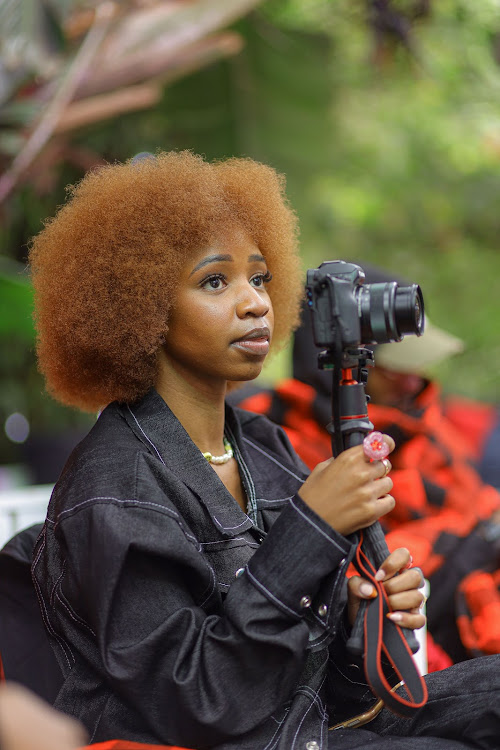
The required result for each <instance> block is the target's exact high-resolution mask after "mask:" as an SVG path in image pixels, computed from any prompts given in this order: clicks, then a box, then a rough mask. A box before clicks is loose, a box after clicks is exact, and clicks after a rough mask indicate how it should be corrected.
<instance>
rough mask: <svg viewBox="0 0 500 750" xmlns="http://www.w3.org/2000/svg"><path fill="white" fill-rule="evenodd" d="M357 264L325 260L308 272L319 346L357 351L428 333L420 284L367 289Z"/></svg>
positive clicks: (385, 284) (308, 291)
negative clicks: (425, 325)
mask: <svg viewBox="0 0 500 750" xmlns="http://www.w3.org/2000/svg"><path fill="white" fill-rule="evenodd" d="M364 280H365V273H364V271H363V269H362V268H361V267H360V266H358V265H356V264H355V263H346V262H345V261H342V260H332V261H325V262H324V263H322V264H321V265H320V266H319V267H318V268H314V269H310V270H309V271H308V272H307V284H306V297H307V305H308V307H309V309H310V311H311V313H312V325H313V336H314V343H315V344H316V346H318V347H323V348H327V349H332V348H335V347H337V348H340V349H341V350H346V349H352V348H356V347H359V346H365V345H369V344H386V343H389V342H393V341H401V339H402V338H403V336H405V335H406V334H415V335H417V336H421V335H422V333H423V331H424V300H423V296H422V292H421V290H420V287H419V286H418V284H412V285H410V286H400V285H399V284H398V282H396V281H388V282H383V283H375V284H365V283H364Z"/></svg>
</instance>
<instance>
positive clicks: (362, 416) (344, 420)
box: [327, 370, 420, 655]
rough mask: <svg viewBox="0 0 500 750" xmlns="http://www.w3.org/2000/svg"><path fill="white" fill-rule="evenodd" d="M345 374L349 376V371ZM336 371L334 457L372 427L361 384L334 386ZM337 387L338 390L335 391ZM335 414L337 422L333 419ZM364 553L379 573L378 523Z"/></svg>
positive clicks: (360, 624) (413, 641) (411, 637)
mask: <svg viewBox="0 0 500 750" xmlns="http://www.w3.org/2000/svg"><path fill="white" fill-rule="evenodd" d="M344 373H345V374H346V375H347V374H348V373H349V374H350V373H351V371H350V370H345V371H344ZM336 378H337V374H336V371H334V373H333V389H332V417H333V419H332V422H331V423H330V424H329V425H328V426H327V429H328V431H329V432H330V433H331V436H332V452H333V455H334V456H337V455H338V454H339V452H341V451H343V450H346V449H347V448H352V447H353V446H355V445H360V444H361V443H362V442H363V440H364V438H365V437H366V435H367V434H368V433H369V432H371V431H372V430H373V424H372V423H371V422H370V420H369V418H368V411H367V398H366V392H365V387H364V383H362V382H361V383H358V382H357V381H356V380H353V379H352V378H350V377H347V378H346V379H345V380H344V379H343V380H342V382H339V383H337V380H336ZM336 386H338V387H337V388H336ZM336 413H337V416H338V419H336V418H335V415H336ZM363 552H364V553H365V555H366V556H367V557H368V559H369V560H370V562H371V563H372V565H374V567H375V570H378V569H379V568H380V566H381V565H382V563H383V562H384V560H385V559H386V558H387V556H388V555H389V548H388V547H387V542H386V541H385V535H384V532H383V530H382V527H381V525H380V523H379V522H378V521H376V522H375V523H373V524H372V525H371V526H368V527H367V528H365V529H363ZM369 603H370V602H368V601H367V600H365V599H363V600H362V601H361V603H360V606H359V610H358V614H357V615H356V620H355V622H354V625H353V627H352V631H351V636H350V638H349V639H348V641H347V648H348V649H349V651H350V652H351V653H352V654H356V655H362V654H363V653H364V648H365V647H364V640H365V638H364V620H365V612H366V608H367V606H368V605H369ZM401 630H402V631H403V634H404V637H405V639H406V642H407V644H408V647H409V648H410V650H411V652H412V653H413V654H414V653H416V652H417V651H418V649H419V648H420V644H419V642H418V641H417V638H416V636H415V633H414V632H413V630H410V629H409V628H401Z"/></svg>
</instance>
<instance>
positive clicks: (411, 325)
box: [394, 284, 424, 336]
mask: <svg viewBox="0 0 500 750" xmlns="http://www.w3.org/2000/svg"><path fill="white" fill-rule="evenodd" d="M394 304H395V308H396V313H395V315H396V321H397V326H398V330H399V333H400V334H401V335H402V336H404V334H405V333H415V334H416V335H417V336H421V335H422V333H423V332H424V298H423V296H422V291H421V289H420V287H419V285H418V284H412V285H411V286H398V288H397V289H396V297H395V299H394Z"/></svg>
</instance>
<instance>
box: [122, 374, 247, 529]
mask: <svg viewBox="0 0 500 750" xmlns="http://www.w3.org/2000/svg"><path fill="white" fill-rule="evenodd" d="M119 409H120V411H121V414H122V416H123V417H124V418H125V420H126V422H127V424H128V425H129V427H130V428H131V429H132V430H133V432H134V434H135V435H136V436H137V437H138V438H139V440H140V441H141V442H142V443H143V444H144V445H145V447H146V448H147V450H148V451H149V452H150V453H151V454H152V455H154V456H156V457H157V458H158V459H159V460H160V461H161V463H162V464H163V465H164V466H165V467H166V468H167V469H168V470H169V471H171V472H172V473H173V474H175V475H176V476H177V478H178V479H179V480H180V481H181V482H182V483H183V484H184V485H185V486H186V487H188V488H189V489H190V490H191V492H193V493H194V494H195V495H196V496H197V498H198V500H199V502H200V503H201V504H202V505H204V506H205V508H206V509H207V511H208V513H209V514H210V516H211V518H212V520H213V522H214V524H215V526H216V527H217V528H218V529H219V530H220V531H221V532H222V533H223V534H224V535H226V536H230V537H232V536H237V535H238V534H240V533H241V532H243V531H246V530H247V529H249V528H251V527H252V526H253V524H252V521H251V519H250V518H249V517H248V516H247V514H246V513H243V511H242V510H241V508H240V506H239V505H238V503H237V502H236V500H235V499H234V497H233V496H232V495H231V493H230V492H229V491H228V490H227V489H226V487H225V486H224V484H223V483H222V482H221V480H220V479H219V477H218V476H217V474H216V473H215V471H214V470H213V469H212V468H211V466H210V464H209V463H208V461H207V460H206V459H205V458H204V457H203V455H202V453H201V452H200V451H199V450H198V448H197V447H196V445H195V444H194V443H193V441H192V440H191V438H190V437H189V435H188V434H187V432H186V430H185V429H184V427H183V426H182V424H181V423H180V422H179V420H178V419H177V417H176V416H175V415H174V414H173V412H172V411H171V410H170V408H169V407H168V405H167V404H166V403H165V401H164V400H163V399H162V397H161V396H160V395H159V393H158V392H157V391H156V390H155V389H154V388H151V390H150V391H149V392H148V393H147V394H146V395H145V396H144V397H143V398H142V399H141V400H140V401H138V402H136V403H135V404H130V405H129V404H122V405H120V407H119ZM226 422H227V423H228V424H229V426H230V427H231V431H232V432H233V434H234V436H235V437H236V442H237V443H238V447H239V448H240V450H242V441H241V427H240V425H239V422H238V420H237V418H236V416H235V414H234V412H233V410H232V409H231V407H229V406H228V407H227V412H226Z"/></svg>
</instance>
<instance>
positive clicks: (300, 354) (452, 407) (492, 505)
mask: <svg viewBox="0 0 500 750" xmlns="http://www.w3.org/2000/svg"><path fill="white" fill-rule="evenodd" d="M359 265H360V266H361V267H362V268H363V269H364V271H365V274H366V283H375V282H385V281H398V282H399V283H400V284H403V285H407V284H408V282H407V281H405V280H403V279H401V278H397V277H395V276H394V274H392V273H390V272H388V271H385V270H382V269H379V268H374V267H371V266H368V265H367V264H363V263H362V262H359ZM424 296H425V295H424ZM463 348H464V345H463V342H462V341H461V340H460V339H458V338H456V337H455V336H452V335H451V334H449V333H448V332H446V331H444V330H441V329H440V328H438V327H437V326H434V325H432V324H431V323H429V322H428V321H427V322H426V329H425V332H424V335H423V336H421V337H416V336H407V337H405V338H404V339H403V340H402V341H401V342H398V343H391V344H380V345H378V346H375V347H373V349H374V358H375V367H373V368H369V371H368V372H369V374H368V382H367V385H366V391H367V394H368V395H369V396H370V402H369V405H368V414H369V417H370V420H371V422H372V423H373V424H374V426H375V429H377V430H381V431H382V432H386V433H387V434H390V435H391V436H392V437H393V438H394V440H395V442H396V449H395V452H394V454H393V455H392V456H391V462H392V465H393V470H392V472H391V477H392V479H393V482H394V488H393V495H394V497H395V498H396V506H395V508H394V509H393V511H391V513H389V514H388V515H387V516H385V517H384V519H383V520H382V523H383V526H384V530H385V531H386V533H387V541H388V545H389V547H390V548H395V547H397V546H399V545H400V544H401V543H402V542H403V540H404V544H405V545H406V546H407V547H409V549H410V551H411V553H412V556H413V560H414V563H415V564H416V565H418V566H420V567H421V568H422V570H423V571H424V574H425V576H426V577H427V578H428V579H429V581H430V590H431V595H430V598H429V601H428V602H427V618H428V631H429V633H430V638H429V645H428V655H429V670H430V671H431V670H434V669H438V668H441V667H443V666H446V665H448V664H449V663H451V662H456V661H462V660H464V659H467V658H469V657H472V656H477V655H479V654H491V653H498V652H500V595H499V591H498V586H499V584H500V577H499V571H498V569H499V562H500V510H499V509H500V494H499V492H498V491H497V490H496V489H495V488H494V487H493V486H491V485H489V484H486V483H485V482H484V481H483V479H482V477H481V476H480V474H479V472H478V465H479V463H480V461H481V449H482V447H483V446H485V445H487V444H488V445H489V447H488V451H489V452H490V453H492V452H493V451H494V450H495V448H494V446H495V442H494V439H492V438H490V436H491V435H493V434H494V425H495V421H496V420H497V419H498V412H497V410H496V408H495V407H492V406H489V405H487V404H479V403H475V402H471V401H468V400H465V399H461V398H460V397H458V396H456V397H453V398H451V399H445V398H443V396H442V393H441V388H440V386H439V384H438V383H437V382H436V380H433V379H432V378H431V377H430V376H429V374H428V373H429V369H430V368H431V366H434V365H436V364H437V363H438V362H440V361H443V360H444V359H445V358H448V357H452V356H454V355H457V354H458V353H460V352H461V351H462V350H463ZM318 351H319V350H318V349H317V347H316V346H315V345H314V341H313V335H312V326H311V320H310V314H309V312H308V311H307V310H304V311H303V314H302V323H301V327H300V328H299V329H298V330H297V331H296V333H295V337H294V344H293V378H289V379H285V380H283V381H282V382H279V383H278V384H277V385H276V386H275V387H274V388H265V387H262V386H250V387H248V386H246V389H245V388H243V389H240V390H237V391H235V392H234V393H233V394H231V395H230V397H229V398H230V400H231V402H232V403H237V404H238V405H239V406H240V407H242V408H245V409H248V410H249V411H254V412H259V413H263V414H266V415H267V416H268V417H269V418H270V419H272V420H273V421H275V422H276V423H277V424H280V425H281V426H282V427H284V429H285V431H286V433H287V435H288V437H289V438H290V441H291V443H292V445H293V447H294V448H295V450H296V451H297V453H298V454H299V455H300V456H301V458H302V459H303V460H304V461H305V463H306V464H307V465H308V466H309V467H310V468H312V467H314V466H316V464H318V463H319V462H320V461H323V460H325V458H327V457H328V456H330V455H331V440H330V435H329V433H328V432H327V430H326V425H327V424H328V423H329V422H330V421H331V388H332V375H331V373H329V372H326V371H322V370H319V369H318V367H317V355H318ZM496 450H498V447H497V449H496ZM496 468H497V473H498V471H500V462H497V464H496ZM498 483H499V484H500V482H498Z"/></svg>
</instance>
